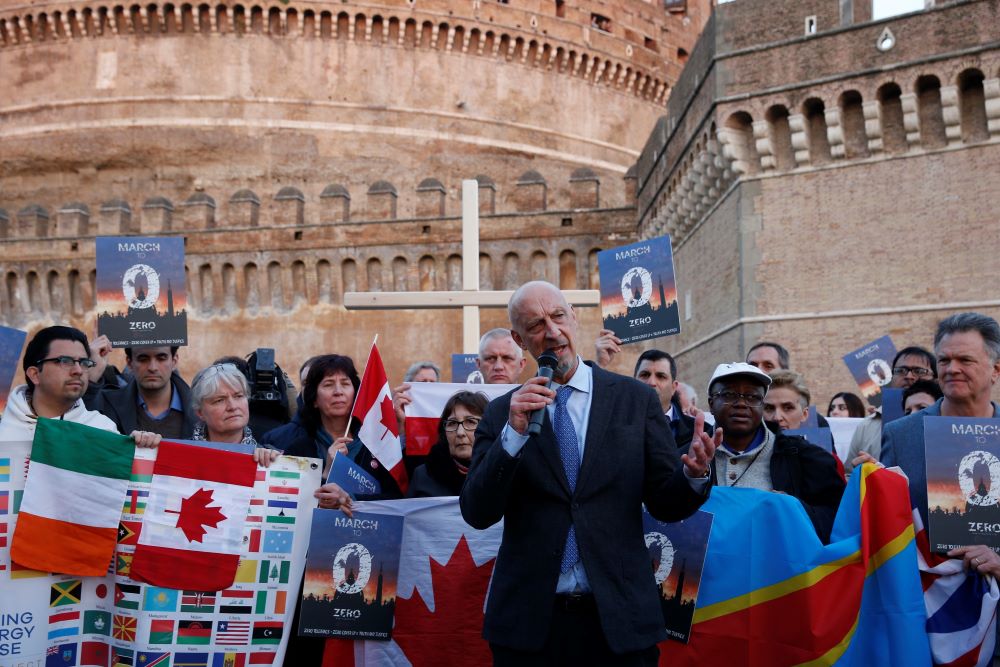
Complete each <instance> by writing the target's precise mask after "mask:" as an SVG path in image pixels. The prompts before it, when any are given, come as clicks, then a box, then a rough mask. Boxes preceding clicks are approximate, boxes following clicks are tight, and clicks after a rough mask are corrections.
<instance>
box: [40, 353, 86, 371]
mask: <svg viewBox="0 0 1000 667" xmlns="http://www.w3.org/2000/svg"><path fill="white" fill-rule="evenodd" d="M49 361H53V362H55V363H57V364H59V365H60V366H62V367H63V368H73V366H75V365H77V364H80V367H81V368H93V367H94V366H96V365H97V362H96V361H94V360H93V359H90V358H88V357H80V358H79V359H76V358H75V357H71V356H69V355H66V354H63V355H60V356H58V357H49V358H48V359H39V360H38V361H36V362H35V366H42V364H45V363H47V362H49Z"/></svg>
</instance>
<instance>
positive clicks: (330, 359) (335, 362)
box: [263, 354, 403, 665]
mask: <svg viewBox="0 0 1000 667" xmlns="http://www.w3.org/2000/svg"><path fill="white" fill-rule="evenodd" d="M360 386H361V378H360V377H358V371H357V369H356V368H355V367H354V361H353V360H352V359H351V358H350V357H347V356H344V355H342V354H325V355H323V356H319V357H314V358H313V359H310V360H309V370H308V372H307V374H306V379H305V382H304V384H303V386H302V407H301V408H300V409H299V411H298V412H297V413H295V417H294V418H293V419H292V421H291V422H289V423H288V424H285V425H284V426H280V427H278V428H276V429H274V430H273V431H269V432H268V433H266V434H265V435H264V438H263V441H264V442H267V443H271V444H273V445H275V446H276V447H278V448H279V449H282V450H283V451H284V453H285V455H287V456H306V457H312V458H318V459H320V460H322V461H326V464H325V467H324V469H323V478H324V479H326V476H327V475H328V474H329V472H330V467H331V466H332V465H333V457H334V455H335V454H336V453H337V452H340V453H341V454H344V455H345V456H347V457H348V458H350V459H351V460H352V461H354V463H355V465H357V466H358V467H360V468H362V469H364V470H365V471H367V472H368V473H370V474H371V475H372V476H373V477H374V478H375V479H376V480H378V483H379V484H380V485H381V486H382V493H380V494H378V495H372V496H359V497H358V498H357V499H358V500H392V499H395V498H402V497H403V494H402V492H401V491H400V490H399V485H398V484H396V480H395V479H393V477H392V475H391V474H389V471H388V470H386V469H385V467H384V466H383V465H382V464H380V463H379V462H378V461H377V460H376V459H375V457H374V456H372V454H371V452H370V451H368V448H367V447H365V445H364V443H363V442H361V440H359V439H358V437H357V434H358V429H359V428H360V427H361V424H360V423H359V422H358V420H357V419H354V418H352V417H351V410H353V408H354V397H355V396H356V395H357V393H358V388H359V387H360ZM313 495H314V496H315V497H316V498H317V499H318V500H319V506H320V507H321V508H323V509H339V510H341V511H343V512H344V514H346V515H348V516H351V512H352V510H351V503H352V501H351V496H350V495H349V494H348V493H347V492H346V491H344V490H343V489H342V488H340V486H339V485H337V484H332V483H331V484H324V485H322V486H320V487H319V488H318V489H316V491H315V492H314V493H313ZM300 613H301V605H300V604H297V605H296V608H295V617H294V619H293V622H292V627H294V628H297V627H298V625H299V616H300ZM325 645H326V640H325V639H323V638H320V637H299V636H298V635H296V634H293V635H292V636H291V637H290V639H289V642H288V648H287V650H286V653H285V664H286V665H318V664H320V663H321V662H322V660H323V650H324V646H325Z"/></svg>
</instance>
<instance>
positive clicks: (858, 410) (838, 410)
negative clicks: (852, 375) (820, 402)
mask: <svg viewBox="0 0 1000 667" xmlns="http://www.w3.org/2000/svg"><path fill="white" fill-rule="evenodd" d="M867 414H868V413H867V411H866V410H865V404H864V403H863V402H862V401H861V399H860V398H858V397H857V396H856V395H855V394H852V393H851V392H849V391H842V392H840V393H838V394H834V395H833V398H831V399H830V406H829V407H828V408H827V409H826V416H827V417H858V418H859V419H863V418H864V417H865V416H866V415H867Z"/></svg>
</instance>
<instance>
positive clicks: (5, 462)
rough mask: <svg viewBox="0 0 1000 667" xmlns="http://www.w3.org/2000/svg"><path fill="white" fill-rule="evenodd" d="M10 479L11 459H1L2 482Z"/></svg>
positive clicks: (0, 473)
mask: <svg viewBox="0 0 1000 667" xmlns="http://www.w3.org/2000/svg"><path fill="white" fill-rule="evenodd" d="M9 481H10V459H9V458H5V459H0V482H9Z"/></svg>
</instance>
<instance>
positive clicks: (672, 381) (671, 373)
mask: <svg viewBox="0 0 1000 667" xmlns="http://www.w3.org/2000/svg"><path fill="white" fill-rule="evenodd" d="M632 377H634V378H635V379H636V380H638V381H639V382H642V383H643V384H647V385H649V386H650V387H652V388H653V391H655V392H656V395H657V397H659V399H660V407H661V408H662V410H663V414H664V416H665V417H666V418H667V423H668V424H670V432H671V433H672V434H673V436H674V444H675V445H677V449H678V450H680V449H684V448H685V447H687V446H688V445H690V444H691V439H692V438H693V437H694V417H692V416H691V415H686V414H684V411H683V410H681V405H680V400H679V399H678V397H677V391H678V387H679V383H678V382H677V362H676V361H674V358H673V357H671V356H670V355H669V354H667V353H666V352H664V351H663V350H656V349H653V350H646V351H645V352H643V353H642V354H640V355H639V358H638V359H636V362H635V369H634V370H633V371H632ZM706 428H707V429H711V427H710V426H709V427H706ZM708 432H709V434H711V431H710V430H709V431H708Z"/></svg>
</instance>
